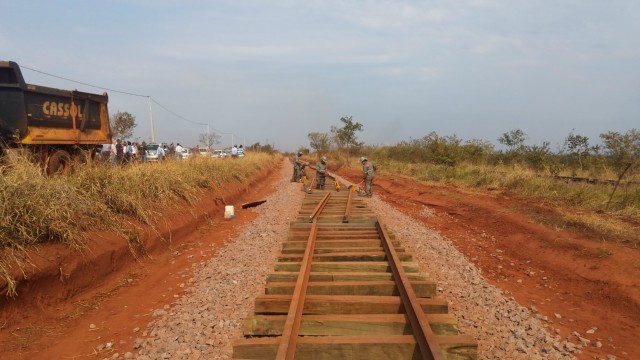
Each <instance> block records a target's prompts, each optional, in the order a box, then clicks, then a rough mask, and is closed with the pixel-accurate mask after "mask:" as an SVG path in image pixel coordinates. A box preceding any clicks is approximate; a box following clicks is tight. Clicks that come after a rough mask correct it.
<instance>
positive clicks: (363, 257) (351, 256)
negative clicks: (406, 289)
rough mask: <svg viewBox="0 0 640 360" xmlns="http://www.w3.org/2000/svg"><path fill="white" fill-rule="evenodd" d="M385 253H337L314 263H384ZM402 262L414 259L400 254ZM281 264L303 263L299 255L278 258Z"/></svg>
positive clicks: (317, 259)
mask: <svg viewBox="0 0 640 360" xmlns="http://www.w3.org/2000/svg"><path fill="white" fill-rule="evenodd" d="M386 256H387V255H386V254H385V253H384V252H377V251H376V252H370V253H335V254H317V255H314V256H313V261H319V262H321V261H384V260H386ZM398 257H399V258H400V261H412V259H413V257H412V256H411V254H408V253H399V254H398ZM278 261H280V262H292V261H296V262H297V261H302V256H301V255H298V254H288V255H280V256H278Z"/></svg>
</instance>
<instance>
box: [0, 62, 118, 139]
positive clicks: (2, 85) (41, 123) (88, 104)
mask: <svg viewBox="0 0 640 360" xmlns="http://www.w3.org/2000/svg"><path fill="white" fill-rule="evenodd" d="M108 100H109V99H108V96H107V94H106V93H105V94H103V95H97V94H90V93H85V92H80V91H76V90H60V89H54V88H49V87H45V86H39V85H32V84H27V83H25V81H24V78H23V77H22V73H21V71H20V67H19V66H18V64H16V63H15V62H11V61H0V137H1V138H2V140H4V142H5V144H22V145H37V144H42V145H44V144H47V145H97V144H105V143H111V130H110V127H109V114H108V110H107V102H108Z"/></svg>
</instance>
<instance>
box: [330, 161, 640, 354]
mask: <svg viewBox="0 0 640 360" xmlns="http://www.w3.org/2000/svg"><path fill="white" fill-rule="evenodd" d="M338 174H339V175H341V176H344V177H345V178H347V179H350V180H352V181H354V182H358V181H359V180H360V177H361V173H360V172H359V171H356V170H348V171H339V172H338ZM374 189H375V190H374V193H375V194H376V196H380V197H381V198H382V199H383V200H384V201H386V202H387V203H389V204H392V205H393V206H394V207H395V208H397V209H398V210H400V211H401V212H403V213H405V214H407V215H409V216H411V217H412V218H413V219H415V220H416V221H419V222H422V223H423V224H425V225H427V226H428V227H430V228H432V229H434V230H436V231H438V232H440V233H441V234H442V235H443V236H446V237H447V238H449V239H450V240H451V241H453V243H454V244H455V246H456V247H457V248H458V249H459V250H460V251H461V252H463V253H464V254H465V255H466V256H467V258H468V259H470V260H471V261H472V262H473V263H474V264H475V266H477V267H478V268H480V269H481V270H482V272H483V274H484V276H485V277H486V278H487V279H488V280H489V281H490V282H491V283H492V284H493V285H494V286H496V287H499V288H500V289H502V290H505V291H508V292H509V293H511V294H512V295H513V296H514V297H515V299H516V301H518V302H519V303H520V304H521V305H523V306H527V307H533V308H534V309H535V310H537V312H538V313H539V317H545V316H546V318H547V319H548V321H546V323H547V324H548V327H547V328H548V329H549V331H550V332H551V333H552V334H555V333H559V334H560V335H562V336H563V337H564V336H568V335H570V334H572V333H573V332H574V331H576V332H578V333H579V334H581V335H582V336H585V334H586V332H587V331H588V330H591V329H594V328H597V329H596V330H595V333H594V334H592V335H589V336H590V337H594V338H595V339H599V340H600V342H601V344H602V347H601V348H597V347H596V346H594V345H595V344H594V343H592V344H591V345H590V346H587V347H585V348H584V349H583V352H582V354H580V355H578V357H579V358H581V359H592V358H594V356H596V357H601V358H606V357H607V355H609V354H613V355H616V356H617V357H618V359H636V358H638V356H640V342H638V341H637V334H638V328H640V251H639V250H638V249H632V248H629V247H625V246H621V245H618V244H615V243H608V242H607V243H606V244H604V245H603V243H602V242H601V239H599V238H597V236H596V235H595V234H591V233H588V232H585V231H583V230H580V229H574V228H571V227H568V226H567V227H558V226H557V224H558V223H561V221H559V218H560V216H559V214H558V213H557V211H556V210H555V209H553V208H550V207H548V206H545V205H544V204H540V203H537V202H535V201H530V200H524V199H520V198H517V197H515V196H510V195H506V194H501V193H492V194H490V193H471V192H468V191H464V190H462V189H459V188H456V187H455V186H450V185H432V184H427V183H424V182H420V181H416V180H414V179H410V178H405V177H399V176H378V177H376V179H375V181H374ZM551 224H555V225H551ZM638 230H640V229H638Z"/></svg>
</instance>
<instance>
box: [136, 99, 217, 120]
mask: <svg viewBox="0 0 640 360" xmlns="http://www.w3.org/2000/svg"><path fill="white" fill-rule="evenodd" d="M149 98H150V99H151V101H153V102H154V103H155V104H156V105H158V106H160V107H161V108H163V109H164V110H166V111H167V112H168V113H170V114H172V115H173V116H176V117H178V118H180V119H182V120H184V121H187V122H190V123H192V124H196V125H203V126H206V125H207V124H203V123H200V122H197V121H193V120H189V119H187V118H186V117H184V116H181V115H179V114H177V113H175V112H174V111H172V110H169V109H168V108H166V107H165V106H164V105H162V104H160V103H159V102H157V101H156V99H154V98H152V97H149Z"/></svg>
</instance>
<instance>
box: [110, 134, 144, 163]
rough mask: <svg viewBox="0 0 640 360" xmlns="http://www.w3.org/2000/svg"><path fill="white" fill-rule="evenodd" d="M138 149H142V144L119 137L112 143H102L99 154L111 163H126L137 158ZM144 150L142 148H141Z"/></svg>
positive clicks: (135, 160)
mask: <svg viewBox="0 0 640 360" xmlns="http://www.w3.org/2000/svg"><path fill="white" fill-rule="evenodd" d="M140 149H144V143H143V146H138V144H137V143H132V142H131V141H127V142H124V141H122V140H121V139H118V140H116V141H115V142H114V143H113V144H104V145H102V152H101V156H102V159H104V160H105V161H106V160H107V159H109V161H110V162H111V163H113V164H127V163H130V162H137V161H138V160H139V158H138V154H139V153H140V152H141V151H140ZM142 152H144V150H142Z"/></svg>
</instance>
